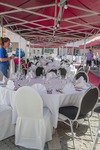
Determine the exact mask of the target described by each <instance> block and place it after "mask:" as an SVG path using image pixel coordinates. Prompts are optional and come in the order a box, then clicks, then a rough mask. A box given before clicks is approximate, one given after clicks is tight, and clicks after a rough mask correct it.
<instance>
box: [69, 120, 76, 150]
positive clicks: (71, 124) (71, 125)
mask: <svg viewBox="0 0 100 150" xmlns="http://www.w3.org/2000/svg"><path fill="white" fill-rule="evenodd" d="M70 127H71V132H72V139H73V146H74V149H75V140H74V131H73V123H72V122H71V121H70Z"/></svg>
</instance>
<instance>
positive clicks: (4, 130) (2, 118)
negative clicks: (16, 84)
mask: <svg viewBox="0 0 100 150" xmlns="http://www.w3.org/2000/svg"><path fill="white" fill-rule="evenodd" d="M14 134H15V125H14V124H12V109H11V107H9V106H7V105H0V141H1V140H4V139H6V138H8V137H10V136H12V135H14Z"/></svg>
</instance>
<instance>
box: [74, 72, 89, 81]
mask: <svg viewBox="0 0 100 150" xmlns="http://www.w3.org/2000/svg"><path fill="white" fill-rule="evenodd" d="M80 77H83V78H84V80H85V81H86V82H88V81H89V79H88V75H87V74H86V73H85V72H84V71H80V72H78V73H77V74H76V75H75V79H76V80H77V79H79V78H80Z"/></svg>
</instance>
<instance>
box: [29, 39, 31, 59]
mask: <svg viewBox="0 0 100 150" xmlns="http://www.w3.org/2000/svg"><path fill="white" fill-rule="evenodd" d="M30 56H31V42H30V41H29V60H30Z"/></svg>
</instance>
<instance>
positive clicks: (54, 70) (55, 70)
mask: <svg viewBox="0 0 100 150" xmlns="http://www.w3.org/2000/svg"><path fill="white" fill-rule="evenodd" d="M49 72H54V73H55V74H57V69H51V70H49Z"/></svg>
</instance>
